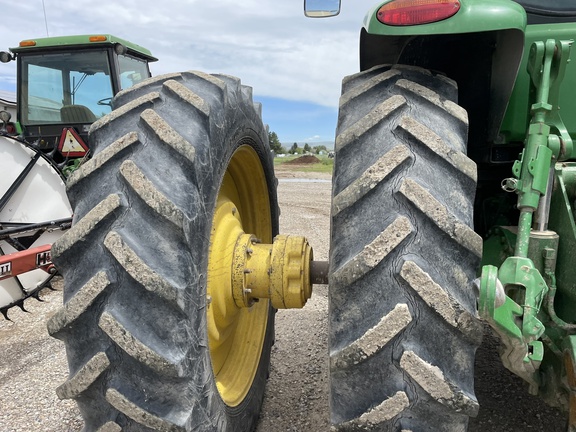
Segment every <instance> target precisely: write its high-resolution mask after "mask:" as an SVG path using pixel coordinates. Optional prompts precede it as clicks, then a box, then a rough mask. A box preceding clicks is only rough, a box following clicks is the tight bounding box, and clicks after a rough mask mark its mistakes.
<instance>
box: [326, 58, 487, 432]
mask: <svg viewBox="0 0 576 432" xmlns="http://www.w3.org/2000/svg"><path fill="white" fill-rule="evenodd" d="M456 99H457V87H456V84H455V83H454V82H453V81H452V80H450V79H448V78H446V77H444V76H441V75H435V74H433V73H431V72H429V71H427V70H423V69H419V68H414V67H407V66H395V67H386V66H381V67H377V68H374V69H371V70H368V71H365V72H361V73H359V74H356V75H352V76H350V77H347V78H345V79H344V82H343V90H342V97H341V99H340V114H339V121H338V129H337V139H336V159H335V166H334V171H335V172H334V179H333V194H332V226H331V248H330V249H331V250H330V292H329V298H330V303H329V304H330V321H329V323H330V330H329V344H330V382H331V421H332V423H333V425H334V426H335V427H336V430H340V431H348V430H377V431H418V432H422V431H435V432H438V431H464V430H466V426H467V423H468V417H469V416H474V415H476V413H477V411H478V403H477V401H476V398H475V396H474V386H473V377H474V355H475V351H476V348H477V346H478V345H479V344H480V341H481V337H482V336H481V335H482V327H481V325H480V324H479V322H478V320H477V319H476V303H475V302H476V298H475V294H474V291H473V289H472V284H471V281H472V280H473V278H474V275H475V272H476V269H477V267H478V265H479V262H480V257H481V249H482V243H481V239H480V237H479V236H478V235H477V234H476V233H475V232H474V230H473V229H472V220H473V218H472V216H473V203H474V194H475V188H476V166H475V164H474V162H473V161H471V160H470V159H469V158H468V157H467V156H466V138H467V129H468V120H467V114H466V111H465V110H464V109H462V108H461V107H460V106H458V105H457V104H456V103H455V101H456Z"/></svg>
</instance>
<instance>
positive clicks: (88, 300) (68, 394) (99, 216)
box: [48, 72, 279, 432]
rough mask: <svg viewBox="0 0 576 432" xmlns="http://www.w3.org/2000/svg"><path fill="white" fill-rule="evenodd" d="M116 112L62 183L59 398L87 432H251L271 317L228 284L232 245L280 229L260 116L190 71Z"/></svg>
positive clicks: (126, 97) (235, 83)
mask: <svg viewBox="0 0 576 432" xmlns="http://www.w3.org/2000/svg"><path fill="white" fill-rule="evenodd" d="M114 106H115V110H114V111H113V112H112V113H111V114H109V115H107V116H106V117H103V118H102V119H100V120H98V121H97V122H96V123H94V124H93V125H92V127H91V130H90V146H91V150H92V151H93V154H94V156H93V158H92V159H91V160H90V161H88V162H87V163H86V164H84V165H82V166H81V167H80V168H79V169H78V170H77V171H76V172H75V173H74V174H73V175H72V176H71V178H70V179H69V182H68V192H69V196H70V199H71V202H72V205H73V208H74V223H73V227H72V228H71V230H70V231H69V232H68V233H67V234H66V235H65V236H63V237H62V238H61V239H60V241H58V242H57V243H56V244H55V245H54V247H53V249H52V254H53V260H54V262H55V263H56V266H57V267H58V269H59V270H60V271H61V272H62V273H63V276H64V280H65V288H64V306H63V307H62V308H61V309H60V310H59V311H58V312H57V313H56V314H55V316H54V317H53V318H52V319H51V320H50V321H49V323H48V330H49V333H50V334H51V335H53V336H55V337H57V338H58V339H61V340H62V341H64V343H65V346H66V352H67V358H68V363H69V369H70V378H69V380H68V381H66V382H65V383H64V384H62V385H61V386H60V387H59V388H58V389H57V393H58V395H59V397H60V398H71V399H75V400H76V401H77V404H78V406H79V408H80V411H81V413H82V416H83V418H84V422H85V429H84V430H86V431H119V430H123V431H152V430H154V431H218V432H221V431H226V432H228V431H237V432H240V431H242V432H245V431H251V430H253V429H254V428H255V427H256V422H257V420H258V416H259V412H260V407H261V404H262V400H263V397H264V387H265V384H266V379H267V376H268V369H269V363H270V349H271V346H272V344H273V339H274V313H275V310H274V309H273V308H272V307H271V306H270V304H269V302H268V301H264V300H261V301H260V302H258V303H256V304H254V305H253V306H252V307H250V308H238V307H236V305H235V304H234V303H233V301H232V303H230V298H229V296H230V295H231V294H230V293H231V290H230V286H229V285H228V284H229V283H230V278H228V280H226V277H225V274H226V272H227V271H228V272H230V271H231V268H230V267H231V266H230V262H229V260H230V259H231V251H232V249H231V248H232V247H233V246H234V243H235V240H236V237H233V235H234V234H235V235H236V236H237V235H238V232H239V231H241V230H244V231H245V232H246V233H250V234H253V235H255V236H256V237H257V238H258V239H261V240H262V241H263V242H266V243H272V239H273V238H274V236H275V235H276V234H277V233H278V216H279V208H278V204H277V197H276V186H277V180H276V178H275V177H274V169H273V160H272V156H271V153H270V149H269V145H268V135H267V132H266V129H265V127H264V125H263V124H262V120H261V110H260V105H259V104H254V103H253V101H252V89H251V88H250V87H246V86H243V85H241V83H240V80H238V79H237V78H234V77H230V76H225V75H208V74H204V73H201V72H185V73H178V74H170V75H164V76H159V77H156V78H152V79H150V80H147V81H145V82H143V83H141V84H139V85H137V86H135V87H132V88H131V89H128V90H126V91H124V92H121V93H119V94H118V95H117V97H116V98H115V100H114ZM226 209H228V210H226ZM224 210H226V211H224ZM227 230H230V231H227ZM228 234H230V236H228ZM215 238H217V239H218V242H219V243H218V247H214V248H212V244H213V241H214V239H215ZM232 238H233V239H234V241H233V242H232V244H230V242H231V241H232V240H231V239H232ZM222 275H224V276H222ZM227 288H228V291H227ZM227 296H228V297H227Z"/></svg>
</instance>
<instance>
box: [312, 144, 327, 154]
mask: <svg viewBox="0 0 576 432" xmlns="http://www.w3.org/2000/svg"><path fill="white" fill-rule="evenodd" d="M313 150H314V153H316V154H320V152H321V151H322V150H324V151H328V149H327V148H326V146H325V145H319V146H314V147H313Z"/></svg>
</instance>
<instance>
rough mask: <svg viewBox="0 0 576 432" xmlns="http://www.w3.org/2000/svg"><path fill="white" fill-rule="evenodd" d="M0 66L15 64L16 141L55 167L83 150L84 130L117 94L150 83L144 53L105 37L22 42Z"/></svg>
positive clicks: (149, 58)
mask: <svg viewBox="0 0 576 432" xmlns="http://www.w3.org/2000/svg"><path fill="white" fill-rule="evenodd" d="M0 60H1V61H2V62H8V61H11V60H16V61H17V70H18V72H17V73H18V89H17V102H18V111H17V113H18V114H17V115H18V119H17V123H16V124H15V126H16V130H17V131H18V132H19V133H20V137H21V138H23V139H24V140H25V141H27V142H29V143H31V144H34V146H35V147H37V148H39V149H41V150H43V151H45V152H46V151H47V152H51V151H52V150H54V149H57V152H55V153H54V155H53V158H54V159H55V160H56V161H57V162H60V161H62V160H64V159H67V158H70V157H72V158H74V157H81V156H83V155H85V154H86V152H87V150H88V146H87V137H88V130H89V128H90V125H91V124H92V123H94V122H95V121H96V120H97V119H99V118H100V117H102V116H104V115H105V114H108V113H109V112H110V111H111V110H112V104H111V101H112V98H113V96H114V95H115V94H116V93H118V92H119V91H120V90H123V89H126V88H128V87H131V86H133V85H135V84H137V83H139V82H141V81H143V80H145V79H146V78H148V77H150V69H149V67H148V63H149V62H153V61H156V60H157V59H156V58H155V57H153V56H152V55H151V53H150V51H148V50H147V49H145V48H142V47H141V46H138V45H136V44H133V43H130V42H128V41H125V40H122V39H120V38H117V37H115V36H111V35H82V36H66V37H51V38H41V39H31V40H24V41H22V42H20V44H19V46H18V47H16V48H11V49H10V52H2V53H0Z"/></svg>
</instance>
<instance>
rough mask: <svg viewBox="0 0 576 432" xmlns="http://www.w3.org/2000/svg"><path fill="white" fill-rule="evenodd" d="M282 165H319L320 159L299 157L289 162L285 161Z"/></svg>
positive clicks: (311, 156)
mask: <svg viewBox="0 0 576 432" xmlns="http://www.w3.org/2000/svg"><path fill="white" fill-rule="evenodd" d="M284 163H287V164H293V165H309V164H315V163H320V159H318V158H317V157H316V156H313V155H304V156H300V157H299V158H296V159H292V160H291V161H286V162H284Z"/></svg>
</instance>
